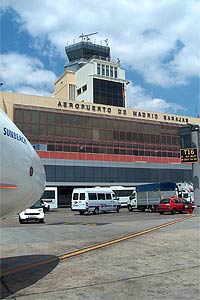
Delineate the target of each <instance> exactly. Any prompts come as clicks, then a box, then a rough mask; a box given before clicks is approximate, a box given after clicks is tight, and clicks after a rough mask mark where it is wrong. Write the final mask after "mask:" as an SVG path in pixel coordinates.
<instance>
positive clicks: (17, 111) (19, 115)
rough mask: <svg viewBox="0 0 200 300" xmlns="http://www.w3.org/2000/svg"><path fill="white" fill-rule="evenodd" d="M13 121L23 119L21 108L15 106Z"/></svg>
mask: <svg viewBox="0 0 200 300" xmlns="http://www.w3.org/2000/svg"><path fill="white" fill-rule="evenodd" d="M14 118H15V121H20V122H21V121H22V120H23V111H22V110H21V109H18V108H16V109H15V113H14Z"/></svg>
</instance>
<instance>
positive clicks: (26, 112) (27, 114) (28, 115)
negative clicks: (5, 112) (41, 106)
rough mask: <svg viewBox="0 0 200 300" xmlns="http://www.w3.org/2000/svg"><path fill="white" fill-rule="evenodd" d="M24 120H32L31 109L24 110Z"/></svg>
mask: <svg viewBox="0 0 200 300" xmlns="http://www.w3.org/2000/svg"><path fill="white" fill-rule="evenodd" d="M24 122H31V111H28V110H24Z"/></svg>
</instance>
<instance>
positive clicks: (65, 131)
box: [63, 127, 70, 137]
mask: <svg viewBox="0 0 200 300" xmlns="http://www.w3.org/2000/svg"><path fill="white" fill-rule="evenodd" d="M63 136H64V137H68V136H70V128H69V127H63Z"/></svg>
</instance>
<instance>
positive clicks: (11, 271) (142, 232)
mask: <svg viewBox="0 0 200 300" xmlns="http://www.w3.org/2000/svg"><path fill="white" fill-rule="evenodd" d="M193 217H194V215H190V216H187V217H185V218H181V219H178V220H175V221H171V222H168V223H165V224H162V225H159V226H156V227H153V228H150V229H147V230H144V231H140V232H137V233H134V234H131V235H127V236H124V237H121V238H119V239H115V240H112V241H108V242H105V243H101V244H98V245H94V246H91V247H87V248H83V249H80V250H76V251H73V252H70V253H66V254H62V255H59V256H57V257H53V258H50V259H47V260H44V261H40V262H36V263H33V264H30V265H27V266H22V267H19V268H16V269H13V270H9V271H6V272H0V277H3V276H8V275H11V274H14V273H17V272H21V271H27V270H30V269H33V268H36V267H39V266H42V265H46V264H49V263H52V262H55V261H57V260H63V259H66V258H70V257H73V256H76V255H80V254H83V253H86V252H89V251H93V250H96V249H100V248H103V247H106V246H110V245H113V244H116V243H119V242H123V241H126V240H128V239H131V238H134V237H136V236H140V235H143V234H146V233H149V232H153V231H155V230H158V229H161V228H164V227H167V226H170V225H173V224H176V223H178V222H182V221H185V220H188V219H191V218H193Z"/></svg>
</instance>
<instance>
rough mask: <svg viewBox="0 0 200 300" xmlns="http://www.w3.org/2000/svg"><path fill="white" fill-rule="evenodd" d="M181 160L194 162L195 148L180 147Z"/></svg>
mask: <svg viewBox="0 0 200 300" xmlns="http://www.w3.org/2000/svg"><path fill="white" fill-rule="evenodd" d="M180 155H181V162H195V161H198V152H197V148H185V149H180Z"/></svg>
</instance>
